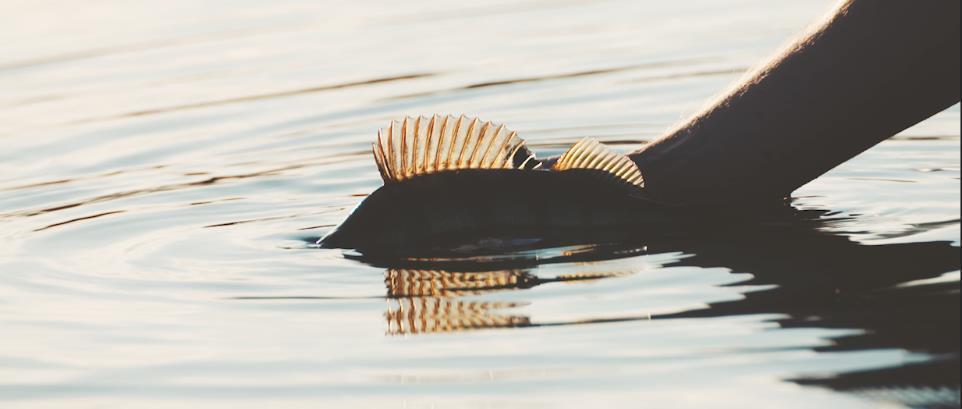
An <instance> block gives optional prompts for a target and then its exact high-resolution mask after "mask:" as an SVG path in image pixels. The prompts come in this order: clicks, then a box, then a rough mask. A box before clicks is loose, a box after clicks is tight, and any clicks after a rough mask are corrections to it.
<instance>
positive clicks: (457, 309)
mask: <svg viewBox="0 0 962 409" xmlns="http://www.w3.org/2000/svg"><path fill="white" fill-rule="evenodd" d="M825 215H826V212H819V211H793V212H790V213H788V214H781V215H780V216H778V217H777V218H773V219H768V220H766V221H765V222H761V223H737V224H727V225H712V226H706V227H707V228H705V229H699V230H692V231H689V232H686V234H683V235H679V234H666V232H645V233H644V234H641V235H639V236H638V237H636V238H635V239H633V240H631V241H629V242H624V243H620V244H617V245H611V244H608V245H581V246H573V247H567V248H565V250H563V251H556V254H553V255H552V254H550V252H551V251H550V250H542V251H527V252H519V253H515V254H511V255H508V256H502V257H485V258H473V259H472V258H465V259H443V260H434V259H432V260H425V259H418V260H395V261H393V263H394V264H395V265H399V266H402V267H389V268H388V269H387V273H386V276H385V285H386V287H387V297H388V298H389V299H390V300H391V302H393V304H391V306H390V307H389V308H388V311H387V313H386V314H385V316H386V318H387V321H388V333H390V334H415V333H429V332H447V331H457V330H464V329H480V328H516V327H527V326H533V325H569V324H581V323H591V322H609V321H614V320H625V319H642V318H648V317H621V318H614V319H612V318H603V317H599V318H598V319H591V320H583V321H574V322H565V323H537V322H535V321H534V320H532V319H531V318H530V317H527V316H523V315H518V314H513V313H509V312H504V311H505V310H510V309H512V308H516V307H518V306H520V305H524V304H525V302H521V303H500V302H486V301H479V300H477V298H478V297H474V298H472V299H470V300H462V299H460V298H461V297H463V296H466V295H478V294H481V298H483V295H484V294H485V293H490V292H493V291H505V290H525V289H529V288H532V287H534V286H537V285H541V284H544V283H548V282H557V281H575V282H577V281H585V280H598V279H605V278H611V277H617V276H619V275H624V274H625V273H619V272H612V273H598V274H594V275H591V276H573V277H560V276H559V277H558V278H552V279H543V278H538V277H537V276H536V275H534V274H532V273H531V272H530V271H529V269H531V268H533V267H535V266H537V265H540V264H544V263H558V262H572V261H579V262H587V263H591V262H592V260H595V261H597V260H607V259H612V258H619V257H624V256H625V255H626V254H627V255H637V254H649V255H655V254H664V253H673V252H681V253H683V254H685V255H688V256H687V257H679V258H673V259H672V261H669V262H665V263H664V264H662V265H661V267H675V266H687V267H700V268H711V267H724V268H727V269H729V270H730V271H731V272H732V273H749V274H750V277H751V278H749V279H747V280H745V281H742V282H738V283H733V284H729V285H746V286H749V288H753V289H754V290H751V291H747V292H745V293H744V294H743V298H741V299H738V300H733V301H725V302H717V303H710V304H708V305H707V306H706V307H704V308H699V309H691V310H687V311H681V312H675V313H670V314H660V315H654V316H651V317H650V318H651V319H655V320H673V319H683V318H696V317H698V318H703V317H723V316H736V315H757V314H774V315H775V316H777V317H779V318H776V319H775V320H774V322H775V323H777V324H778V325H779V327H781V328H832V329H852V330H857V333H855V334H852V335H844V336H838V337H835V338H833V339H831V340H830V341H831V342H830V343H829V344H828V345H826V346H820V347H816V348H813V350H814V351H816V352H821V353H829V352H836V351H858V350H874V349H901V350H905V351H909V352H914V353H920V354H922V355H921V356H924V357H926V358H925V359H924V360H922V362H919V363H912V364H907V365H904V366H900V367H895V368H879V369H875V370H870V371H860V372H847V373H835V374H817V375H816V374H813V375H811V376H800V377H797V378H796V379H792V380H791V381H793V382H796V383H799V384H803V385H815V386H822V387H829V388H832V389H836V390H843V391H856V392H859V393H865V394H872V396H875V397H881V398H882V399H884V400H895V401H898V402H900V403H902V404H906V405H910V406H918V405H921V406H933V405H935V406H939V405H945V404H948V405H952V404H955V405H957V404H958V396H959V374H958V371H957V369H958V367H959V327H958V322H959V281H958V280H954V279H945V278H944V277H943V279H939V277H941V276H943V274H945V273H947V272H952V271H956V270H958V269H959V266H960V252H959V248H958V247H955V246H953V245H952V244H950V243H948V242H917V243H905V244H885V245H865V244H861V243H858V242H855V241H852V240H851V239H849V238H848V237H845V236H844V235H839V234H835V233H830V232H826V231H825V230H824V229H823V228H824V227H826V225H827V224H829V223H832V222H831V221H826V220H828V219H826V218H825ZM632 249H633V250H632ZM356 257H357V258H359V259H361V260H362V261H366V262H369V263H373V264H376V265H385V264H388V265H390V264H391V263H392V262H391V261H386V260H364V259H363V256H356ZM418 265H421V266H422V267H421V268H417V267H415V266H418ZM438 266H443V267H444V268H439V267H438ZM492 266H496V267H497V268H499V270H492V269H491V268H492ZM453 267H454V268H458V269H460V270H454V269H452V268H453ZM472 267H473V268H474V269H475V270H474V271H472V270H471V268H472ZM445 268H446V269H445ZM759 288H761V289H759ZM879 391H882V392H879Z"/></svg>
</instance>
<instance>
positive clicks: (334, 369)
mask: <svg viewBox="0 0 962 409" xmlns="http://www.w3.org/2000/svg"><path fill="white" fill-rule="evenodd" d="M830 6H831V2H828V1H818V2H787V1H786V2H777V3H772V2H762V1H732V2H727V1H726V2H709V1H694V2H684V3H681V2H674V3H661V2H658V3H656V2H647V1H645V2H627V1H612V2H592V3H584V4H582V3H571V2H523V3H517V2H503V3H488V4H484V5H471V6H467V5H456V4H453V3H451V4H448V3H421V2H416V3H409V2H408V3H390V2H373V3H371V2H365V3H360V4H352V5H347V4H324V3H306V2H299V1H282V2H272V3H271V4H267V3H261V2H246V1H244V2H205V3H203V4H198V3H193V2H177V1H175V2H168V3H166V4H165V5H164V6H163V7H160V6H158V5H156V4H149V3H138V2H113V1H105V2H97V3H84V4H81V3H71V2H56V1H53V2H39V3H11V4H8V5H7V6H6V8H5V9H6V10H7V12H6V13H0V23H2V24H0V27H3V28H2V29H0V39H3V40H6V41H3V43H4V44H7V48H6V49H5V52H4V55H3V56H2V57H0V85H2V89H3V90H4V92H3V93H2V94H0V334H2V335H3V339H4V341H3V343H2V344H0V407H3V408H63V407H69V408H78V407H97V408H105V407H124V408H127V407H138V408H150V407H170V406H185V407H198V408H220V407H223V408H228V407H229V408H243V407H264V406H269V407H378V408H380V407H523V408H530V407H584V406H592V407H594V406H600V407H637V406H653V407H805V408H807V407H813V406H819V407H825V408H829V407H831V408H837V407H846V408H847V407H873V408H874V407H891V408H937V407H958V406H959V400H960V398H959V395H960V392H959V322H960V321H959V280H960V271H959V270H960V264H962V263H960V247H959V245H960V227H959V226H960V224H959V220H960V218H959V211H960V209H959V201H960V189H959V186H960V185H959V180H960V179H959V178H960V156H959V149H960V144H959V141H960V137H959V135H960V130H959V106H958V105H956V106H953V107H951V108H949V109H948V110H946V111H944V112H942V113H939V114H937V115H936V116H934V117H932V118H930V119H928V120H926V121H924V122H922V123H920V124H918V125H916V126H914V127H912V128H910V129H908V130H905V131H904V132H902V133H900V134H899V135H896V136H895V137H893V138H891V139H889V140H887V141H885V142H883V143H882V144H880V145H878V146H876V147H874V148H872V149H870V150H868V151H866V152H865V153H863V154H862V155H860V156H858V157H857V158H855V159H853V160H851V161H850V162H848V163H846V164H844V165H842V166H840V167H838V168H836V169H834V170H832V171H831V172H829V173H828V174H826V175H824V176H822V177H821V178H819V179H817V180H815V181H813V182H812V183H809V184H808V185H806V186H804V187H803V188H801V189H800V190H798V191H797V192H795V193H794V194H793V197H792V198H791V200H790V201H789V203H788V204H787V207H786V208H784V209H780V211H779V212H776V213H773V214H762V213H755V214H752V215H751V216H753V217H744V215H739V216H738V217H735V216H731V217H724V216H723V217H720V218H719V220H718V223H699V224H695V225H686V226H684V227H681V226H677V227H676V228H672V227H671V226H668V227H660V228H657V229H654V228H653V229H648V230H644V231H639V232H636V234H630V235H625V236H619V237H608V238H605V239H596V240H587V241H585V240H583V241H579V242H577V243H565V242H558V243H555V244H553V245H550V246H547V247H545V246H544V245H539V246H533V247H531V248H526V249H520V250H510V251H509V250H505V251H501V252H495V253H492V254H485V255H474V256H465V255H458V256H457V257H450V258H446V259H413V260H412V259H406V260H398V259H397V258H384V257H382V258H377V257H372V256H365V255H363V254H360V253H357V252H353V251H342V250H338V249H321V248H318V246H316V245H315V244H314V243H315V241H316V240H317V239H318V238H320V237H323V236H325V235H326V234H328V233H330V232H331V231H333V229H334V228H335V226H337V225H338V224H339V223H340V222H341V221H343V220H344V219H345V218H346V217H347V215H348V214H349V213H350V212H351V210H352V209H353V208H354V207H355V206H356V205H357V204H358V203H359V202H360V201H361V200H363V199H364V198H365V197H366V196H367V195H368V194H370V193H371V192H372V191H374V190H375V189H377V188H378V187H379V186H380V185H381V180H380V177H379V175H378V172H377V169H376V168H375V166H374V160H373V158H372V156H371V153H370V147H371V145H370V144H371V142H373V141H374V138H375V137H376V130H377V128H379V127H383V126H385V125H386V124H387V123H388V121H390V120H392V119H397V118H401V117H403V116H406V115H419V114H432V113H452V114H458V113H465V114H469V115H477V116H480V117H481V118H483V119H490V120H493V121H500V122H503V123H505V124H507V125H508V126H510V127H511V128H512V129H514V130H517V131H518V132H519V135H520V136H521V137H523V138H524V139H525V140H527V141H528V144H529V146H530V147H531V149H532V150H534V151H535V152H537V154H538V155H539V156H540V157H549V156H554V155H558V154H559V153H561V152H563V151H564V150H565V149H566V148H567V147H569V146H570V145H571V144H573V143H575V142H576V141H578V140H579V139H581V138H582V137H586V136H592V137H596V138H598V139H599V140H601V141H604V142H606V143H607V144H609V145H611V146H614V147H615V148H616V149H618V150H620V151H623V152H627V151H630V150H634V149H637V148H638V147H640V146H642V145H643V144H644V143H646V142H648V141H650V140H652V139H654V138H656V137H658V136H659V135H660V134H661V133H662V132H663V131H665V130H666V129H668V128H669V127H671V126H672V125H673V124H675V123H677V122H678V121H680V120H682V119H684V118H685V116H686V115H689V114H691V113H693V112H694V111H696V110H697V109H698V108H699V107H701V106H703V105H704V104H705V103H706V101H708V100H709V99H710V98H711V97H712V96H713V95H717V94H718V93H720V92H722V90H724V89H725V88H726V87H727V86H728V85H730V84H731V83H732V82H734V81H736V80H737V79H738V78H740V77H742V76H743V75H745V74H746V73H747V72H748V71H750V70H751V69H752V68H753V67H755V66H756V64H757V63H758V62H759V61H761V60H763V59H764V58H765V57H766V56H768V55H771V54H772V53H773V52H774V51H775V50H777V49H778V47H779V46H780V45H783V44H785V43H786V42H787V41H788V40H789V39H790V38H791V37H792V36H793V35H795V34H796V33H798V32H799V31H800V30H803V29H804V28H805V27H806V26H808V25H809V24H810V23H811V22H813V21H814V20H816V19H817V18H818V17H819V16H821V15H823V14H824V13H825V12H826V11H827V10H828V8H829V7H830Z"/></svg>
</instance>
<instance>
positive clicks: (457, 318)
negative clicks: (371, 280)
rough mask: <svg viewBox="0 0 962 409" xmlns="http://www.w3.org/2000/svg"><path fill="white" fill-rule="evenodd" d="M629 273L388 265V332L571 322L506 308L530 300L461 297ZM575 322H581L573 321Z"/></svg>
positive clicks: (386, 316) (464, 329)
mask: <svg viewBox="0 0 962 409" xmlns="http://www.w3.org/2000/svg"><path fill="white" fill-rule="evenodd" d="M624 274H626V273H617V272H612V273H579V274H564V275H559V276H558V277H552V278H541V277H538V276H535V275H533V274H531V273H530V272H528V271H526V270H520V269H515V270H493V271H447V270H441V269H395V268H389V269H388V270H387V272H386V273H385V276H384V284H385V286H386V287H387V298H388V310H387V312H385V313H384V317H385V319H386V320H387V326H388V328H387V333H388V334H391V335H405V334H421V333H435V332H453V331H466V330H474V329H490V328H515V327H530V326H544V325H565V324H568V323H534V322H532V321H531V318H530V317H528V316H525V315H519V314H510V313H507V312H506V310H511V309H514V308H518V307H522V306H525V305H528V303H527V302H492V301H476V300H464V299H461V298H460V297H463V296H467V295H474V294H481V293H487V292H492V291H505V290H520V289H528V288H531V287H534V286H537V285H541V284H545V283H552V282H586V281H593V280H599V279H604V278H611V277H617V276H621V275H624ZM572 323H577V322H572Z"/></svg>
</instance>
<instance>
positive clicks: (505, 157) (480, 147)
mask: <svg viewBox="0 0 962 409" xmlns="http://www.w3.org/2000/svg"><path fill="white" fill-rule="evenodd" d="M372 153H373V156H374V159H375V163H376V164H377V168H378V172H379V173H380V175H381V178H382V180H383V181H384V185H383V186H381V187H380V188H378V189H377V190H375V191H374V192H372V193H371V194H370V195H368V196H367V197H366V198H365V199H364V200H363V201H362V202H361V203H360V204H358V205H357V207H356V208H355V209H354V210H353V211H352V212H351V213H350V215H349V216H348V217H347V218H346V219H345V220H344V221H343V222H342V223H341V224H340V225H339V226H338V227H337V228H336V229H335V230H334V231H332V232H331V233H329V234H328V235H326V236H324V237H323V238H321V239H320V240H318V242H317V244H318V245H319V246H320V247H322V248H343V249H354V250H357V251H359V252H361V253H362V254H403V255H431V254H448V253H452V252H453V253H458V252H462V253H463V252H481V251H499V250H502V249H504V248H512V247H517V246H519V245H525V244H531V243H544V242H550V241H552V240H554V239H558V238H566V237H575V236H580V237H584V236H586V235H587V236H591V235H592V233H598V232H604V231H630V230H631V229H633V228H634V227H636V226H639V225H644V224H651V223H657V222H658V221H659V220H661V219H662V217H660V216H659V214H660V210H662V209H664V208H665V206H664V205H662V204H660V203H658V202H656V201H654V200H652V199H651V198H650V197H648V196H647V195H646V192H645V188H644V186H645V179H644V176H643V175H642V174H641V171H640V170H639V169H638V166H637V165H636V164H635V163H634V162H633V161H631V159H630V158H628V157H627V156H626V155H624V154H621V153H618V152H616V151H614V150H613V149H611V148H609V147H607V146H605V145H603V144H602V143H600V142H598V141H597V140H595V139H593V138H585V139H582V140H580V141H578V142H577V143H575V144H574V145H573V146H572V147H571V148H569V149H568V150H567V151H566V152H565V153H564V154H562V155H561V156H560V157H558V158H557V159H556V160H544V161H543V160H540V159H538V158H537V157H536V155H535V154H534V153H533V152H532V151H531V150H530V149H528V147H527V146H526V143H525V141H524V140H523V139H522V138H520V137H519V136H518V134H517V132H515V131H512V130H510V129H508V128H507V127H505V126H504V125H503V124H498V123H494V122H490V121H481V120H480V119H478V118H476V117H470V118H469V117H466V116H464V115H461V116H458V117H455V116H452V115H446V116H440V115H433V116H431V117H430V118H429V117H425V116H418V117H406V118H403V119H402V120H401V121H391V123H390V124H389V125H388V127H387V128H382V129H380V130H378V135H377V140H376V142H374V143H373V144H372Z"/></svg>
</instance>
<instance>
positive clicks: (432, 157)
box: [373, 115, 541, 183]
mask: <svg viewBox="0 0 962 409" xmlns="http://www.w3.org/2000/svg"><path fill="white" fill-rule="evenodd" d="M373 150H374V161H375V162H377V169H378V171H380V172H381V178H382V179H384V183H391V182H399V181H402V180H406V179H411V178H413V177H415V176H418V175H425V174H430V173H437V172H441V171H446V170H458V169H534V168H537V167H539V166H540V165H541V162H539V161H538V160H537V159H535V157H534V154H533V153H531V151H530V150H528V148H527V147H525V146H524V140H522V139H521V138H519V137H518V133H517V132H514V131H511V130H509V129H507V128H505V126H504V125H501V124H496V123H492V122H487V121H485V122H481V121H480V120H479V119H478V118H468V117H466V116H464V115H461V116H460V117H454V116H452V115H447V116H440V115H434V116H432V117H430V118H428V117H424V116H420V117H416V118H415V117H407V118H404V119H403V120H401V122H398V121H391V124H390V125H389V126H388V127H387V128H386V129H380V130H378V133H377V142H375V143H374V149H373Z"/></svg>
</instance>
